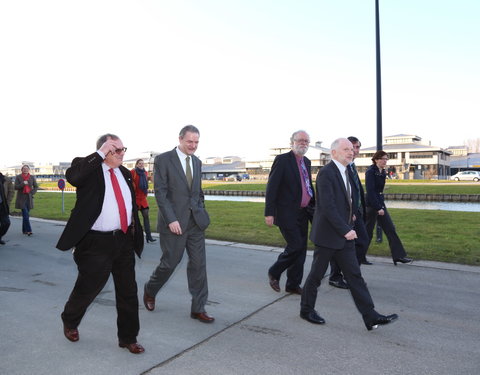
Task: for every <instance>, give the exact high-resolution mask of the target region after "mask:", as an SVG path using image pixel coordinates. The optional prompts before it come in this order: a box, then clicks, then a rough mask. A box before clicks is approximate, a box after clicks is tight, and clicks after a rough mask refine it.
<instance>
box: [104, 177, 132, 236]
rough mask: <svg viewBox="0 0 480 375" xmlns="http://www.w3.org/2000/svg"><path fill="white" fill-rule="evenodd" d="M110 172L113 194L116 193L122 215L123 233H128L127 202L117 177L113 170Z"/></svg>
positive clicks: (119, 211)
mask: <svg viewBox="0 0 480 375" xmlns="http://www.w3.org/2000/svg"><path fill="white" fill-rule="evenodd" d="M108 171H109V172H110V179H111V180H112V186H113V192H114V193H115V198H116V199H117V204H118V213H119V214H120V226H121V228H122V232H123V233H127V229H128V222H127V209H126V208H125V201H124V200H123V195H122V190H121V189H120V185H119V184H118V180H117V176H115V172H114V171H113V169H112V168H110V169H109V170H108Z"/></svg>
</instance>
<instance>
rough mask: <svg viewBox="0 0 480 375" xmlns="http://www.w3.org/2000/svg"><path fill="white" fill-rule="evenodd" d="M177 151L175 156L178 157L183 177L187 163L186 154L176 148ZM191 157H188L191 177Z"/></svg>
mask: <svg viewBox="0 0 480 375" xmlns="http://www.w3.org/2000/svg"><path fill="white" fill-rule="evenodd" d="M176 150H177V155H178V158H179V159H180V163H181V164H182V168H183V173H185V175H186V174H187V161H186V160H185V159H186V158H187V156H189V155H187V154H184V153H183V152H182V151H180V149H179V148H178V147H177V148H176ZM192 159H193V158H192V156H190V169H191V170H192V176H193V160H192Z"/></svg>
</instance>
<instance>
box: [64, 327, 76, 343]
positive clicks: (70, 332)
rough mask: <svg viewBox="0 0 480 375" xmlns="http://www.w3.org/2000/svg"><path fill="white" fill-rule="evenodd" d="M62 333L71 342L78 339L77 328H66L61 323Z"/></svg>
mask: <svg viewBox="0 0 480 375" xmlns="http://www.w3.org/2000/svg"><path fill="white" fill-rule="evenodd" d="M63 334H64V335H65V337H66V338H67V339H68V340H70V341H71V342H76V341H78V340H79V339H80V335H79V334H78V329H76V328H67V327H66V326H65V324H64V325H63Z"/></svg>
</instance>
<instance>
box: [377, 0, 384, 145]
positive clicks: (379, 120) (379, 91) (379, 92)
mask: <svg viewBox="0 0 480 375" xmlns="http://www.w3.org/2000/svg"><path fill="white" fill-rule="evenodd" d="M375 39H376V57H377V58H376V61H377V151H378V150H381V149H382V144H383V139H382V138H383V137H382V79H381V76H382V72H381V67H380V16H379V10H378V0H375Z"/></svg>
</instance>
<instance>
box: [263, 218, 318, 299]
mask: <svg viewBox="0 0 480 375" xmlns="http://www.w3.org/2000/svg"><path fill="white" fill-rule="evenodd" d="M308 221H309V214H308V212H307V209H306V208H300V209H299V210H298V212H297V222H296V223H294V224H293V225H292V226H290V227H285V226H279V229H280V232H281V233H282V235H283V238H284V239H285V241H286V242H287V246H286V247H285V250H284V251H283V252H282V253H281V254H280V255H279V256H278V258H277V261H276V262H275V263H274V264H273V265H272V266H271V267H270V269H269V270H268V273H269V274H270V275H272V277H273V278H275V279H277V280H280V276H281V275H282V273H283V272H284V271H285V270H287V283H286V288H287V289H292V290H293V289H296V288H298V287H299V286H300V284H301V283H302V279H303V266H304V264H305V257H306V255H307V241H308Z"/></svg>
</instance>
